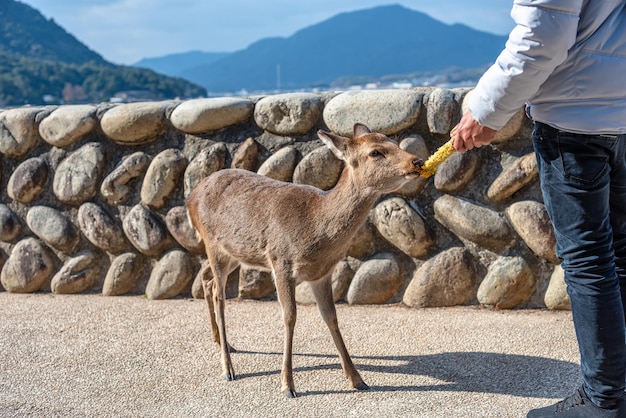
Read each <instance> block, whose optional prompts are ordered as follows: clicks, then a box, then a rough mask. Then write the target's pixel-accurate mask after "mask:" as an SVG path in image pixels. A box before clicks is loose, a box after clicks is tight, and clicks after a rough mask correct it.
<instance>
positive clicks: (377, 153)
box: [370, 150, 384, 158]
mask: <svg viewBox="0 0 626 418" xmlns="http://www.w3.org/2000/svg"><path fill="white" fill-rule="evenodd" d="M370 157H374V158H378V157H384V155H383V154H382V152H380V151H376V150H374V151H372V152H370Z"/></svg>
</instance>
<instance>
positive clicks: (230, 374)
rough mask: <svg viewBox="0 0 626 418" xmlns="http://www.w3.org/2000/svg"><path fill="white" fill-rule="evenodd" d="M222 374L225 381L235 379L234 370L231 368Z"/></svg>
mask: <svg viewBox="0 0 626 418" xmlns="http://www.w3.org/2000/svg"><path fill="white" fill-rule="evenodd" d="M222 376H223V377H224V380H225V381H227V382H231V381H233V380H235V372H234V371H232V370H231V371H230V372H228V373H224V374H223V375H222Z"/></svg>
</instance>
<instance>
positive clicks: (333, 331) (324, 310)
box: [309, 274, 369, 390]
mask: <svg viewBox="0 0 626 418" xmlns="http://www.w3.org/2000/svg"><path fill="white" fill-rule="evenodd" d="M309 284H310V285H311V289H312V291H313V294H314V295H315V300H316V301H317V307H318V308H319V310H320V313H321V314H322V318H323V319H324V322H326V325H327V326H328V329H329V330H330V335H332V337H333V341H334V342H335V346H337V350H338V351H339V361H340V362H341V367H342V368H343V372H344V373H345V375H346V377H347V378H348V380H349V381H350V385H351V386H352V387H353V388H355V389H358V390H365V389H369V386H367V384H366V383H365V382H364V381H363V379H362V378H361V375H360V374H359V372H358V371H357V370H356V367H354V363H352V359H351V358H350V354H348V350H347V349H346V345H345V344H344V342H343V338H342V337H341V332H340V331H339V323H338V322H337V311H336V309H335V302H334V300H333V290H332V282H331V275H330V274H328V275H327V276H325V277H323V278H321V279H319V280H316V281H312V282H309Z"/></svg>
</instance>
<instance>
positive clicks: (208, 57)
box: [133, 51, 229, 77]
mask: <svg viewBox="0 0 626 418" xmlns="http://www.w3.org/2000/svg"><path fill="white" fill-rule="evenodd" d="M227 55H229V53H228V52H203V51H189V52H182V53H179V54H169V55H164V56H162V57H153V58H144V59H142V60H140V61H138V62H136V63H134V64H133V67H143V68H149V69H151V70H153V71H156V72H157V73H161V74H165V75H169V76H173V77H180V75H181V74H182V73H183V72H184V71H187V70H190V69H192V68H194V67H199V66H201V65H208V64H212V63H214V62H215V61H217V60H220V59H222V58H224V57H225V56H227Z"/></svg>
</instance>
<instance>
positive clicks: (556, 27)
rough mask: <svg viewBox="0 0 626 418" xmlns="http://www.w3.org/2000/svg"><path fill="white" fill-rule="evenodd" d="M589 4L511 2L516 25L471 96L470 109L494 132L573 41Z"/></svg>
mask: <svg viewBox="0 0 626 418" xmlns="http://www.w3.org/2000/svg"><path fill="white" fill-rule="evenodd" d="M585 1H587V0H515V1H514V2H513V8H512V10H511V17H512V18H513V20H514V22H515V27H514V28H513V30H512V31H511V33H510V35H509V38H508V40H507V42H506V45H505V49H504V50H503V51H502V52H501V53H500V55H499V56H498V58H497V59H496V62H495V63H494V64H493V65H492V66H491V67H490V68H489V69H488V70H487V71H486V72H485V74H483V76H482V77H481V79H480V80H479V81H478V84H477V85H476V88H475V89H474V91H473V92H472V95H471V97H470V98H469V102H468V110H469V111H470V112H471V113H472V116H473V117H474V119H475V120H476V121H477V122H478V123H480V124H481V125H483V126H487V127H489V128H492V129H500V128H502V127H503V126H504V125H505V124H506V123H507V122H508V121H509V119H510V118H511V117H512V116H513V115H514V114H515V113H516V112H517V111H518V110H519V109H520V108H521V107H522V106H524V103H525V102H526V101H527V100H528V99H529V98H531V97H533V96H534V94H535V93H536V92H537V90H538V89H539V87H540V86H541V84H543V82H544V81H545V80H546V79H547V78H548V77H549V76H550V74H551V73H552V72H553V71H554V69H555V68H556V67H557V66H558V65H559V64H561V63H562V62H563V61H565V59H566V58H567V53H568V50H569V49H570V48H571V47H572V46H573V45H574V43H575V42H576V35H577V30H578V21H579V16H580V12H581V9H582V7H583V3H584V2H585Z"/></svg>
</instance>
